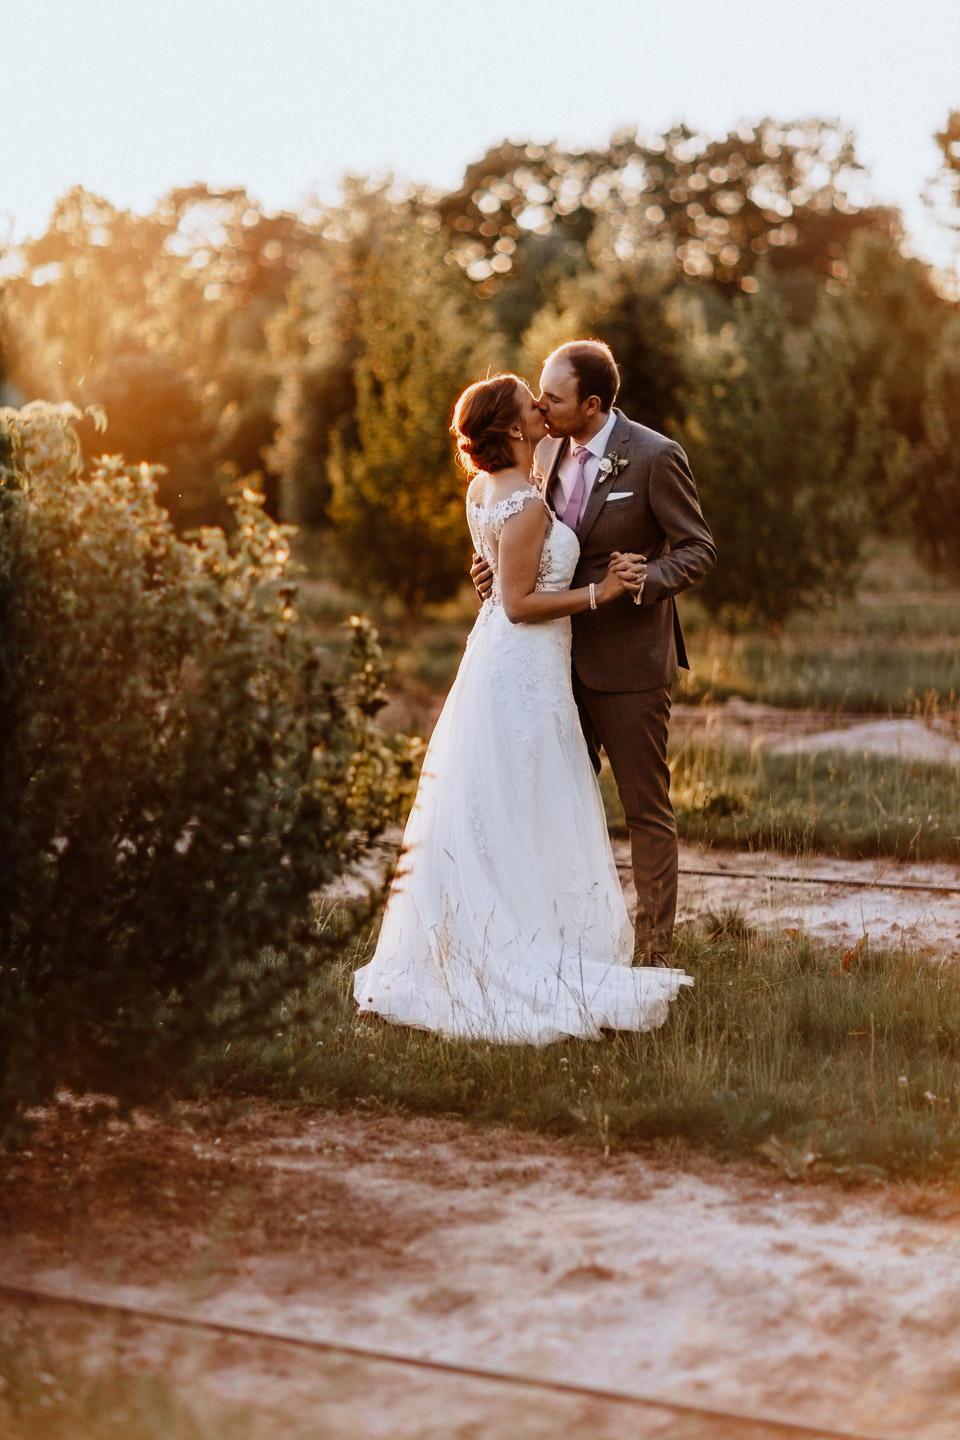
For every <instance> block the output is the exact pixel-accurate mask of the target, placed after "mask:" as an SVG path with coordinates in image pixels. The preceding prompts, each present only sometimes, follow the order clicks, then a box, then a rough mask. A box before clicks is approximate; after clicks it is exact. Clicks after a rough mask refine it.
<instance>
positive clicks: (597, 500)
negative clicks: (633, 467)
mask: <svg viewBox="0 0 960 1440" xmlns="http://www.w3.org/2000/svg"><path fill="white" fill-rule="evenodd" d="M614 413H615V414H616V417H617V423H616V424H615V425H614V427H613V429H612V430H611V431H610V439H609V440H608V441H607V448H606V450H605V451H604V455H605V456H606V455H609V454H610V452H611V451H612V450H616V449H618V448H619V447H620V446H621V445H623V444H625V443H626V440H627V437H628V436H629V434H630V429H629V423H628V421H627V420H626V419H625V417H624V416H623V415H622V414H621V412H620V411H619V410H616V411H615V412H614ZM620 473H621V474H623V473H624V472H623V471H621V472H620ZM616 478H617V477H616V476H615V475H613V474H612V473H611V474H610V475H607V476H606V477H604V476H602V475H598V476H597V480H596V484H595V485H594V487H593V489H592V490H591V491H590V499H589V500H588V501H587V508H586V510H585V511H584V512H583V519H582V520H581V522H580V529H579V530H578V531H577V536H578V538H579V540H580V549H581V550H583V548H584V546H585V545H586V543H587V536H588V535H589V534H590V531H591V530H592V529H593V526H594V523H595V521H596V518H597V516H598V515H599V514H600V511H601V509H602V508H603V502H604V500H606V498H607V491H608V490H609V489H610V487H611V485H612V484H613V482H614V480H615V479H616Z"/></svg>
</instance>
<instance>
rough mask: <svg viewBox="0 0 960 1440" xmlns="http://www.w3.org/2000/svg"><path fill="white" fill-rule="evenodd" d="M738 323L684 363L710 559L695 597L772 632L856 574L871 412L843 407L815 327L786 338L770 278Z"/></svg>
mask: <svg viewBox="0 0 960 1440" xmlns="http://www.w3.org/2000/svg"><path fill="white" fill-rule="evenodd" d="M737 318H738V323H737V324H736V326H732V325H730V326H724V327H723V329H722V330H721V331H720V333H719V334H716V335H714V334H710V333H708V332H707V331H706V329H701V331H700V334H699V335H696V334H695V335H693V336H692V337H691V339H690V343H689V348H688V354H687V366H688V375H687V384H686V387H685V392H684V395H683V404H684V410H685V422H684V426H683V429H682V438H683V441H684V444H685V446H686V448H687V450H688V452H689V454H690V457H691V460H692V463H693V472H694V474H695V476H696V477H697V485H698V487H699V490H700V496H701V499H702V501H703V510H704V514H705V515H706V517H707V519H708V521H709V523H710V525H711V527H712V529H713V533H714V537H715V539H716V542H717V550H718V553H719V555H720V560H719V563H718V564H717V565H716V566H715V567H714V569H713V570H712V571H711V572H710V574H709V575H708V576H707V577H706V579H705V580H704V581H702V582H701V584H700V585H699V586H698V587H697V594H698V597H699V598H700V599H701V600H702V602H703V603H704V605H706V606H707V607H708V608H710V609H712V610H714V611H715V612H720V613H721V614H722V613H723V612H726V613H727V616H728V617H729V618H731V619H733V618H734V617H737V618H744V617H746V618H748V619H759V620H762V621H766V622H768V623H770V624H773V625H779V624H782V622H783V621H784V620H785V619H786V617H787V616H788V615H789V614H790V613H791V611H793V610H796V609H799V608H802V607H816V606H818V605H821V604H823V603H824V602H825V601H829V600H832V599H834V598H835V597H837V596H838V595H842V594H845V593H848V592H849V591H850V590H851V589H852V588H853V586H854V584H855V582H856V580H857V578H858V577H859V573H860V554H861V549H862V545H863V541H864V538H865V536H866V535H867V533H868V530H869V524H868V521H869V516H868V512H867V506H866V491H865V481H866V477H867V475H868V474H869V471H870V467H871V464H872V459H873V446H874V443H875V442H874V438H873V437H874V430H875V426H874V424H873V421H874V419H875V415H874V411H873V408H872V407H871V406H867V407H865V408H864V409H863V410H862V411H861V412H859V413H858V412H857V411H856V410H855V408H854V406H853V404H852V398H851V395H850V392H849V386H848V383H847V374H846V359H847V357H846V355H845V353H844V351H843V348H842V344H841V343H840V342H841V337H840V335H839V333H838V332H837V331H836V330H835V329H831V328H830V327H829V325H828V323H827V321H826V319H823V320H821V322H820V323H819V324H818V325H816V326H814V327H811V330H810V331H809V332H808V333H807V334H800V333H797V332H793V331H791V329H790V326H789V325H788V323H787V317H786V311H785V308H784V305H783V303H782V301H781V300H779V299H778V297H777V296H776V294H775V293H774V291H773V290H772V287H771V286H770V284H769V283H768V282H767V283H765V284H764V285H763V286H762V288H761V290H760V293H759V294H758V295H757V296H755V297H754V298H753V299H752V300H750V301H749V302H746V301H744V302H741V303H740V304H739V305H738V307H737Z"/></svg>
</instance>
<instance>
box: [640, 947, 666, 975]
mask: <svg viewBox="0 0 960 1440" xmlns="http://www.w3.org/2000/svg"><path fill="white" fill-rule="evenodd" d="M633 965H634V969H652V970H672V969H673V960H672V959H671V957H670V956H669V955H665V954H664V953H663V952H662V951H660V950H648V951H646V953H644V954H640V955H637V956H636V957H635V958H634V961H633Z"/></svg>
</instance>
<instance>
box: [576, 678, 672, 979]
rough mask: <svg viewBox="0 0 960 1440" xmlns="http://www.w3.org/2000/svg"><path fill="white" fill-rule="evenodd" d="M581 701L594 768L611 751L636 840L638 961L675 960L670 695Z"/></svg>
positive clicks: (661, 691)
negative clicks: (601, 755)
mask: <svg viewBox="0 0 960 1440" xmlns="http://www.w3.org/2000/svg"><path fill="white" fill-rule="evenodd" d="M574 694H575V695H576V700H577V705H578V707H579V710H580V719H581V722H582V724H583V733H584V735H585V736H586V740H587V746H588V748H589V750H590V755H591V759H592V760H593V762H594V765H595V766H597V767H599V753H598V752H599V750H600V748H601V746H602V747H603V749H604V750H605V751H606V754H607V759H608V760H609V761H610V768H611V770H612V771H613V778H614V779H615V780H616V782H617V789H618V791H619V792H620V800H621V802H622V804H623V809H624V814H625V815H626V820H627V828H628V830H629V832H630V850H631V859H632V861H633V879H634V883H635V885H636V887H637V919H636V937H637V942H636V950H637V955H638V956H639V955H642V954H645V953H646V952H651V953H653V954H662V955H668V954H669V953H670V948H671V945H672V943H673V924H674V920H675V918H676V913H677V864H678V855H677V822H676V820H675V818H674V814H673V806H672V805H671V804H670V771H669V769H668V766H667V728H668V725H669V722H670V691H669V689H667V688H658V689H656V690H636V691H605V690H590V689H588V688H587V686H586V685H583V684H581V682H580V680H579V678H578V677H577V675H576V674H574Z"/></svg>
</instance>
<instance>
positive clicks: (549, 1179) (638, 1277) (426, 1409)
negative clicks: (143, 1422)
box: [0, 1108, 960, 1440]
mask: <svg viewBox="0 0 960 1440" xmlns="http://www.w3.org/2000/svg"><path fill="white" fill-rule="evenodd" d="M202 1121H203V1116H202V1115H197V1116H195V1120H194V1124H193V1125H192V1127H191V1126H182V1127H180V1128H174V1127H172V1126H168V1125H161V1124H160V1123H159V1122H157V1121H150V1120H146V1119H141V1120H140V1121H138V1123H137V1124H136V1125H134V1126H132V1127H121V1126H117V1125H112V1126H111V1127H110V1129H109V1130H108V1131H100V1132H98V1133H90V1132H89V1131H87V1130H86V1129H84V1128H83V1127H81V1126H79V1125H78V1124H77V1122H76V1117H75V1116H74V1117H72V1118H71V1117H70V1116H69V1115H68V1116H67V1117H65V1118H61V1119H57V1118H56V1117H55V1116H53V1115H51V1116H49V1117H47V1119H46V1120H45V1122H44V1124H43V1125H42V1126H41V1128H40V1130H39V1131H38V1133H37V1135H36V1137H35V1138H34V1140H33V1142H32V1150H31V1153H30V1154H29V1155H24V1156H21V1157H19V1158H18V1159H10V1158H7V1159H5V1160H3V1161H2V1184H0V1197H2V1198H0V1227H2V1228H0V1255H2V1259H0V1278H2V1279H4V1280H7V1281H21V1282H26V1283H32V1284H36V1285H40V1286H44V1287H48V1288H54V1289H56V1290H59V1291H71V1292H81V1293H84V1294H88V1295H96V1294H101V1295H105V1294H111V1295H113V1296H114V1297H115V1298H122V1299H123V1300H125V1301H127V1302H129V1303H133V1304H146V1305H153V1306H158V1305H161V1306H173V1307H177V1308H179V1309H187V1308H189V1309H191V1310H193V1311H195V1312H196V1313H201V1314H203V1315H206V1316H209V1317H217V1318H228V1319H230V1320H232V1321H235V1322H242V1323H252V1324H256V1325H269V1326H274V1327H276V1326H280V1327H283V1328H286V1329H288V1330H293V1331H296V1332H297V1333H299V1334H302V1335H313V1336H316V1337H321V1338H324V1339H332V1340H338V1341H340V1342H342V1343H346V1344H354V1345H360V1346H370V1347H377V1348H379V1349H384V1350H388V1351H391V1352H398V1351H399V1352H403V1353H406V1354H413V1355H423V1356H430V1357H433V1358H439V1359H444V1360H449V1361H456V1362H461V1363H465V1364H468V1365H473V1366H481V1367H484V1368H489V1369H492V1370H499V1371H504V1372H507V1373H509V1374H513V1375H518V1374H519V1375H527V1376H540V1377H545V1378H553V1379H557V1380H562V1381H565V1382H571V1381H572V1382H574V1383H582V1384H585V1385H589V1386H593V1387H601V1388H604V1389H613V1390H617V1391H621V1392H626V1393H628V1394H633V1395H645V1396H648V1397H652V1398H653V1399H655V1400H660V1401H662V1402H665V1401H669V1400H676V1401H680V1402H682V1403H685V1404H696V1405H703V1406H708V1407H719V1408H720V1409H723V1410H727V1411H734V1412H739V1413H741V1414H743V1413H746V1414H751V1415H758V1416H768V1417H779V1418H783V1419H785V1420H788V1421H790V1422H792V1423H793V1424H796V1423H803V1424H807V1425H812V1426H817V1425H830V1426H832V1427H835V1428H837V1429H848V1430H852V1431H859V1432H861V1433H868V1434H874V1435H882V1436H890V1437H895V1436H896V1437H904V1440H907V1437H909V1440H914V1437H916V1440H921V1437H922V1440H955V1437H956V1436H957V1435H958V1434H960V1351H958V1349H957V1344H956V1339H955V1336H956V1330H957V1324H958V1321H960V1298H958V1293H957V1284H956V1280H957V1273H958V1261H960V1188H956V1187H954V1188H952V1189H951V1188H944V1187H938V1188H936V1189H932V1190H931V1189H928V1190H926V1191H919V1190H917V1189H914V1188H883V1189H878V1190H876V1191H873V1192H864V1191H861V1192H856V1193H852V1194H851V1193H848V1192H843V1191H839V1190H836V1189H833V1188H827V1187H813V1186H811V1187H803V1186H796V1187H790V1186H787V1185H785V1184H784V1183H783V1182H781V1181H779V1180H778V1179H777V1178H776V1177H775V1176H773V1175H772V1174H771V1173H770V1172H766V1171H760V1170H753V1169H751V1168H750V1167H746V1166H728V1167H719V1166H717V1165H715V1164H713V1163H712V1162H707V1161H703V1160H696V1159H694V1160H689V1161H688V1162H687V1163H686V1165H685V1168H684V1170H683V1171H682V1172H680V1173H678V1172H677V1170H676V1168H675V1167H674V1166H673V1165H672V1164H671V1162H670V1159H669V1157H667V1156H659V1157H658V1156H656V1155H651V1156H648V1157H644V1156H641V1155H637V1154H622V1155H621V1154H617V1153H616V1152H614V1153H613V1154H611V1155H610V1157H609V1158H608V1159H606V1160H605V1159H604V1158H603V1156H602V1153H601V1152H599V1151H584V1150H579V1149H577V1148H575V1147H574V1146H573V1145H570V1144H559V1143H554V1142H551V1141H548V1140H546V1139H543V1138H539V1137H535V1136H530V1135H528V1134H524V1135H513V1134H511V1133H509V1132H505V1131H489V1132H480V1131H476V1130H473V1129H471V1128H469V1127H467V1126H464V1125H460V1124H455V1123H452V1122H446V1121H442V1120H427V1119H413V1120H409V1119H399V1118H396V1117H373V1116H370V1117H364V1116H356V1115H354V1116H332V1115H327V1114H322V1113H320V1114H314V1115H312V1116H303V1115H291V1114H290V1113H288V1112H281V1111H275V1110H274V1111H272V1110H269V1109H267V1108H259V1109H257V1110H256V1111H254V1112H253V1113H251V1114H250V1115H249V1116H248V1117H247V1118H246V1119H244V1120H242V1121H240V1122H239V1123H238V1124H236V1125H235V1126H233V1127H232V1128H231V1129H229V1130H224V1131H218V1130H215V1129H214V1130H209V1129H204V1128H203V1126H202ZM0 1315H2V1318H3V1320H4V1322H5V1328H6V1326H7V1325H8V1324H9V1322H10V1321H11V1319H12V1317H13V1307H12V1306H11V1304H10V1303H9V1302H4V1304H3V1306H2V1309H0ZM40 1315H41V1318H42V1323H43V1325H44V1328H45V1329H46V1330H47V1332H48V1334H49V1335H50V1337H51V1338H52V1339H53V1341H54V1342H55V1341H56V1340H57V1339H58V1338H61V1339H62V1338H66V1337H67V1336H68V1335H69V1336H72V1338H73V1339H74V1341H77V1340H80V1341H81V1342H82V1343H86V1344H87V1346H88V1347H90V1346H92V1345H94V1344H95V1342H96V1340H97V1339H98V1337H99V1338H100V1339H102V1338H103V1335H104V1333H105V1332H104V1330H103V1327H102V1326H100V1327H98V1326H97V1325H96V1324H95V1323H93V1322H89V1321H82V1320H80V1319H78V1318H77V1317H76V1316H75V1315H73V1314H72V1313H71V1312H62V1311H54V1310H51V1309H47V1310H42V1311H41V1312H40ZM111 1333H112V1332H111ZM120 1333H121V1336H123V1337H125V1338H124V1343H125V1346H126V1348H127V1350H128V1352H131V1353H132V1354H133V1355H134V1356H135V1357H136V1358H138V1359H139V1360H141V1361H143V1360H146V1361H149V1362H151V1363H152V1364H153V1365H154V1366H158V1365H159V1366H162V1368H163V1371H164V1373H165V1374H167V1375H168V1376H170V1377H171V1378H172V1379H173V1380H174V1382H175V1383H177V1384H178V1385H179V1387H180V1389H181V1391H182V1392H183V1393H184V1395H185V1396H188V1397H189V1399H190V1401H191V1403H194V1404H197V1405H198V1406H199V1407H200V1408H201V1410H203V1411H206V1412H209V1413H214V1414H218V1413H222V1409H223V1407H224V1406H225V1405H232V1406H240V1407H242V1408H249V1409H252V1410H253V1411H254V1413H255V1414H259V1415H261V1416H262V1415H264V1414H267V1413H269V1414H270V1415H271V1417H272V1418H271V1419H270V1423H269V1425H268V1426H267V1429H266V1430H265V1431H263V1432H260V1431H258V1432H257V1433H258V1434H259V1433H268V1434H270V1435H288V1434H289V1435H294V1434H305V1433H310V1434H311V1435H313V1436H322V1435H336V1436H337V1437H342V1440H353V1437H356V1440H360V1437H363V1440H366V1437H370V1440H379V1437H390V1440H407V1437H410V1440H413V1437H429V1440H440V1437H443V1440H447V1437H463V1440H467V1437H474V1440H478V1437H493V1436H497V1437H501V1436H502V1437H528V1436H529V1437H541V1436H542V1437H548V1436H549V1437H557V1440H563V1437H567V1436H583V1437H590V1440H593V1437H597V1440H605V1437H607V1436H613V1435H623V1434H629V1435H632V1436H638V1437H657V1440H692V1437H694V1436H696V1437H700V1440H721V1437H728V1440H753V1437H754V1435H756V1437H757V1440H760V1437H762V1436H764V1435H765V1434H766V1433H767V1432H766V1431H764V1430H763V1429H756V1430H754V1429H753V1428H751V1427H750V1426H747V1425H745V1424H744V1423H741V1422H737V1423H735V1424H732V1425H731V1424H727V1423H723V1424H721V1423H719V1422H710V1421H708V1420H706V1419H704V1418H694V1419H691V1418H690V1417H689V1416H686V1417H685V1416H682V1415H681V1416H677V1415H675V1414H671V1412H670V1411H669V1410H667V1409H663V1408H657V1407H652V1408H648V1409H644V1410H636V1409H631V1410H627V1409H626V1407H624V1406H623V1405H618V1404H610V1403H601V1402H599V1401H590V1400H583V1399H576V1398H572V1397H565V1396H556V1395H553V1396H551V1395H544V1394H543V1393H537V1392H535V1391H525V1390H522V1389H521V1390H518V1389H514V1388H511V1387H509V1386H506V1385H503V1384H484V1383H482V1382H480V1381H478V1380H464V1379H462V1378H458V1377H451V1376H444V1375H437V1374H431V1373H430V1372H428V1371H408V1370H403V1369H400V1368H399V1367H395V1366H390V1365H387V1364H383V1363H370V1362H362V1361H358V1360H355V1359H353V1360H347V1359H343V1358H337V1357H330V1356H322V1355H305V1354H304V1353H302V1352H296V1351H290V1350H284V1349H282V1348H281V1347H279V1346H277V1345H269V1344H268V1345H262V1344H260V1345H258V1344H256V1343H254V1342H241V1341H236V1340H231V1341H227V1340H219V1341H211V1340H206V1339H203V1338H199V1339H198V1338H195V1337H189V1338H184V1336H183V1335H182V1334H178V1333H177V1332H175V1331H168V1330H167V1329H166V1328H165V1327H149V1328H147V1329H144V1328H143V1327H139V1328H138V1327H137V1326H132V1327H129V1326H128V1327H121V1331H120ZM101 1348H102V1347H101ZM281 1409H282V1412H283V1413H282V1416H281V1415H279V1414H278V1413H277V1412H278V1411H279V1410H281ZM307 1421H309V1422H310V1429H309V1431H305V1430H303V1429H302V1428H301V1427H302V1426H303V1425H304V1424H305V1423H306V1422H307Z"/></svg>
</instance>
